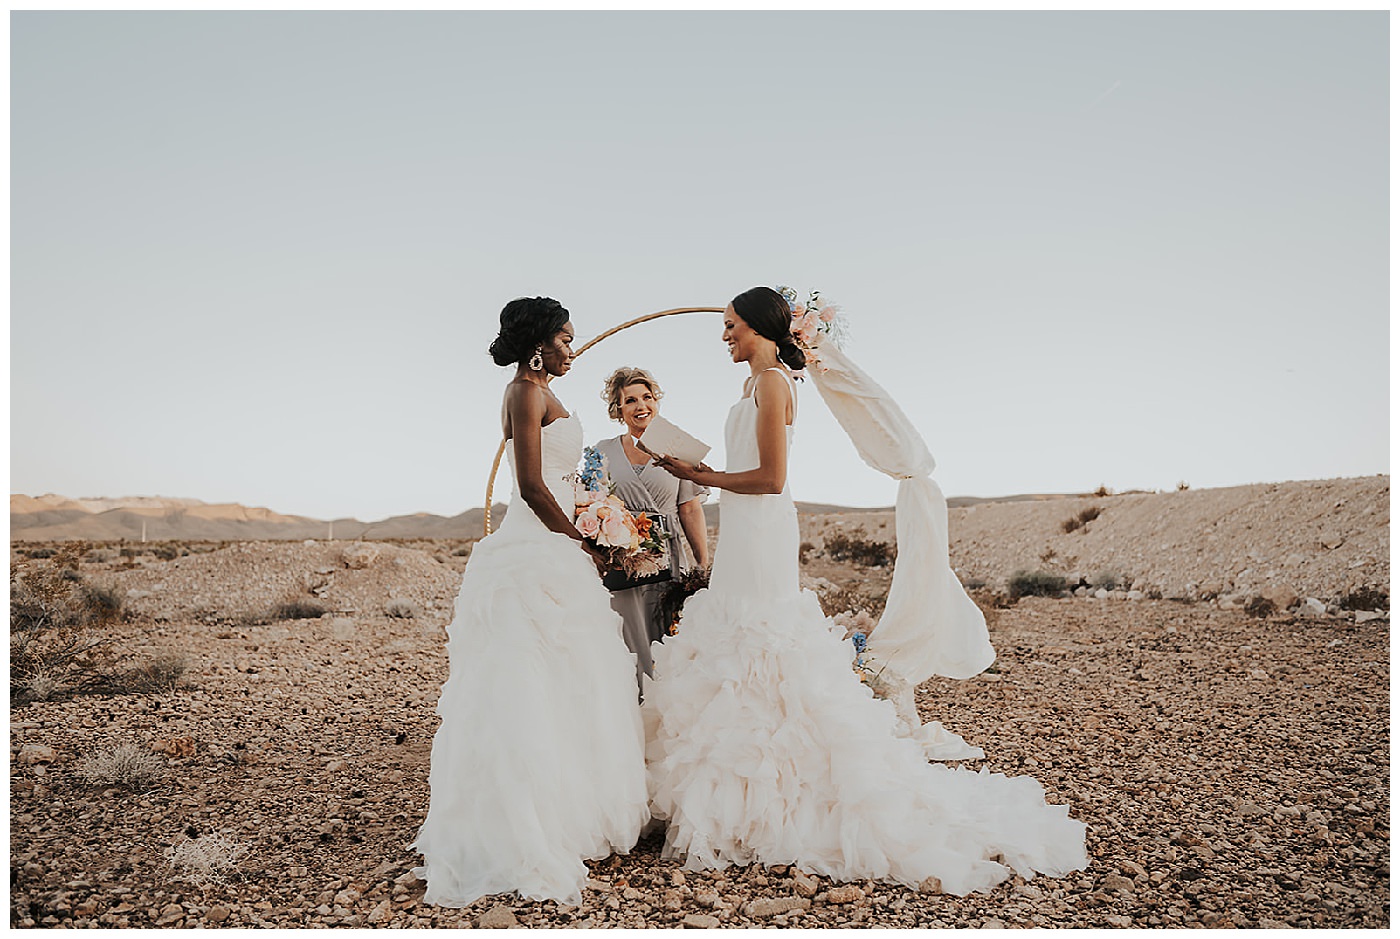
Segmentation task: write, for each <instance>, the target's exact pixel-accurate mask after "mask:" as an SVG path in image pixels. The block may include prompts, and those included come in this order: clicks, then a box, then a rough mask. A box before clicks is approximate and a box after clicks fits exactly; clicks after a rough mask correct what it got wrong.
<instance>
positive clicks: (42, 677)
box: [21, 668, 67, 701]
mask: <svg viewBox="0 0 1400 939" xmlns="http://www.w3.org/2000/svg"><path fill="white" fill-rule="evenodd" d="M66 688H67V686H66V685H64V684H63V682H62V681H61V680H60V679H59V678H58V677H57V676H56V675H54V674H53V673H52V672H50V671H49V670H48V669H45V668H36V669H35V670H34V671H32V672H30V673H29V674H27V675H25V676H24V677H23V679H21V691H22V692H23V694H24V696H25V697H26V698H28V699H29V700H30V701H47V700H49V698H52V697H53V696H54V695H56V694H58V693H59V692H62V691H64V690H66Z"/></svg>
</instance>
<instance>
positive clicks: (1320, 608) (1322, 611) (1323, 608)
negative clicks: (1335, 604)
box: [1298, 597, 1327, 619]
mask: <svg viewBox="0 0 1400 939" xmlns="http://www.w3.org/2000/svg"><path fill="white" fill-rule="evenodd" d="M1298 615H1299V616H1308V617H1312V618H1314V619H1316V618H1317V617H1319V616H1325V615H1327V604H1325V603H1323V602H1322V601H1321V600H1319V599H1318V598H1317V597H1308V598H1306V599H1304V600H1303V605H1302V606H1300V607H1299V608H1298Z"/></svg>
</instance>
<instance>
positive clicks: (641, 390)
mask: <svg viewBox="0 0 1400 939" xmlns="http://www.w3.org/2000/svg"><path fill="white" fill-rule="evenodd" d="M661 395H662V392H661V386H660V385H659V384H657V381H656V379H655V378H653V377H652V375H651V373H650V372H648V371H647V370H646V369H642V368H620V369H618V370H616V371H615V372H613V373H612V374H611V375H609V376H608V378H607V380H606V381H605V382H604V383H603V400H605V401H607V402H608V417H610V418H612V419H613V420H615V421H620V422H622V423H623V424H624V425H626V428H627V430H626V432H625V433H624V434H622V435H621V436H619V437H608V438H606V439H604V440H600V441H598V442H597V443H596V444H594V447H595V448H596V449H597V450H598V451H599V452H600V453H601V454H602V455H603V456H604V458H606V460H607V465H608V475H609V476H610V477H611V479H612V482H613V485H614V487H615V488H614V493H615V494H616V495H617V496H618V497H619V498H620V499H622V501H623V502H624V503H626V505H627V508H628V509H629V510H630V511H632V512H634V513H635V512H648V513H651V514H653V515H660V516H663V517H664V518H665V520H666V529H667V530H668V531H669V532H670V533H671V540H670V548H671V576H672V577H679V576H680V575H681V574H682V573H684V572H685V571H688V570H690V569H692V568H695V567H699V568H702V569H703V568H708V567H709V566H710V552H709V544H708V542H707V541H706V531H705V512H704V502H705V497H706V496H707V495H709V492H710V490H709V489H706V488H705V487H703V486H699V485H696V484H695V483H693V482H691V481H690V480H685V479H677V478H676V477H675V476H672V475H671V474H670V473H668V472H666V471H665V470H664V469H661V468H660V467H658V466H653V465H652V463H651V457H649V456H647V454H645V453H644V452H642V451H641V450H639V449H638V448H637V445H636V438H638V437H640V436H641V435H642V433H643V432H644V431H645V430H646V429H647V425H648V424H650V423H651V420H652V418H653V417H655V416H656V415H657V408H658V404H659V402H660V401H661ZM668 584H669V581H665V580H663V581H661V582H658V583H649V584H642V585H641V586H637V587H629V588H626V589H621V590H614V591H613V592H612V607H613V609H614V610H616V611H617V612H618V613H619V614H621V616H622V623H623V626H622V636H623V639H625V640H626V642H627V647H628V648H629V649H631V650H632V651H633V652H635V653H636V654H637V685H638V688H639V689H640V687H641V682H642V675H643V674H647V675H650V674H651V644H652V642H654V641H656V640H658V639H662V638H664V636H665V629H666V627H665V624H663V623H661V622H660V620H659V617H658V614H657V607H658V605H659V604H660V602H661V598H662V596H663V595H664V594H665V592H666V588H667V586H668Z"/></svg>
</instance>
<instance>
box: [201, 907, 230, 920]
mask: <svg viewBox="0 0 1400 939" xmlns="http://www.w3.org/2000/svg"><path fill="white" fill-rule="evenodd" d="M228 916H229V908H228V907H226V906H211V907H209V912H207V913H205V914H204V918H205V919H207V920H209V922H211V923H222V922H223V921H224V920H226V919H228Z"/></svg>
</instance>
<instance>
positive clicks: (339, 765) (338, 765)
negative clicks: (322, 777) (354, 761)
mask: <svg viewBox="0 0 1400 939" xmlns="http://www.w3.org/2000/svg"><path fill="white" fill-rule="evenodd" d="M349 768H350V764H349V763H347V762H345V761H344V760H331V761H330V762H328V763H327V764H326V772H328V773H343V772H344V771H345V770H347V769H349Z"/></svg>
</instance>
